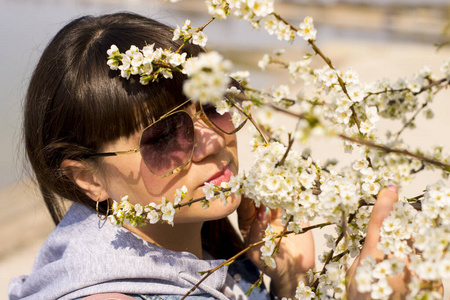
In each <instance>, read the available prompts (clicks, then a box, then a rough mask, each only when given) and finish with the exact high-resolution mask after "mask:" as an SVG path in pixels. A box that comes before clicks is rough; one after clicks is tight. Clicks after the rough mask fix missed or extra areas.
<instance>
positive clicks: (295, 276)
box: [237, 197, 315, 298]
mask: <svg viewBox="0 0 450 300" xmlns="http://www.w3.org/2000/svg"><path fill="white" fill-rule="evenodd" d="M237 212H238V220H239V228H240V230H241V232H242V235H243V236H244V241H245V243H246V244H247V245H249V244H252V243H255V242H258V241H261V240H262V238H263V237H264V231H265V229H266V228H267V224H269V223H270V225H271V226H272V228H273V231H274V232H282V231H283V229H284V226H283V225H282V224H281V220H280V218H279V217H280V215H281V211H280V210H279V209H278V210H269V212H268V213H267V212H266V208H265V207H264V205H261V206H260V207H259V208H256V207H255V204H254V203H253V201H251V200H250V199H247V198H245V197H243V198H242V200H241V205H240V206H239V208H238V210H237ZM304 226H308V224H305V225H304ZM259 248H260V247H255V248H253V249H251V250H250V251H249V252H248V253H247V254H248V257H249V258H250V259H251V260H252V261H253V262H254V263H255V264H256V265H257V266H258V267H259V268H260V269H261V270H263V269H264V264H263V262H262V260H261V252H260V250H259ZM274 258H275V262H276V265H277V267H276V268H275V269H273V268H269V267H267V268H266V269H265V273H266V274H267V275H268V276H269V277H270V278H271V280H272V283H271V288H272V291H273V293H274V294H275V295H277V296H278V297H280V298H281V297H290V298H294V295H295V290H296V287H297V284H298V282H299V281H300V280H302V281H304V282H305V284H308V280H307V277H306V272H307V271H308V270H309V269H311V268H313V267H314V259H315V257H314V240H313V236H312V233H311V232H310V231H308V232H306V233H303V234H298V235H296V234H291V235H289V236H286V237H283V238H282V239H281V243H280V248H279V253H277V254H276V255H275V256H274Z"/></svg>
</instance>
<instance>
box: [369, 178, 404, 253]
mask: <svg viewBox="0 0 450 300" xmlns="http://www.w3.org/2000/svg"><path fill="white" fill-rule="evenodd" d="M397 200H398V194H397V188H396V187H395V186H393V185H391V186H389V187H388V188H386V189H382V190H381V191H380V193H378V196H377V201H376V202H375V205H374V207H373V210H372V214H371V215H370V220H369V225H368V227H367V235H366V240H365V242H364V247H363V249H362V250H361V258H364V257H366V256H367V255H370V256H372V257H374V258H382V257H383V252H382V251H381V250H378V249H377V244H378V242H379V241H380V230H381V226H382V224H383V221H384V219H386V218H387V217H388V216H389V215H390V213H391V211H392V209H393V207H394V203H395V202H397Z"/></svg>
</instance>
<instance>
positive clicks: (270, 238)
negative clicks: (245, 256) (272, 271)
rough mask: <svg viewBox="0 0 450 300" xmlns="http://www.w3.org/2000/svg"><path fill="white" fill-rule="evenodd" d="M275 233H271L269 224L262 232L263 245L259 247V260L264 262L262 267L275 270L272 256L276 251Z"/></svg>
mask: <svg viewBox="0 0 450 300" xmlns="http://www.w3.org/2000/svg"><path fill="white" fill-rule="evenodd" d="M275 238H276V233H275V232H274V231H273V229H272V227H271V226H270V224H268V225H267V228H266V230H265V231H264V238H263V239H262V240H263V241H264V245H263V246H262V247H261V260H262V261H263V262H264V265H266V266H268V267H270V268H276V267H277V265H276V262H275V259H274V254H275V250H276V246H277V243H276V239H275Z"/></svg>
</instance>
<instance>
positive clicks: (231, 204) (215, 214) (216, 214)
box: [174, 195, 241, 224]
mask: <svg viewBox="0 0 450 300" xmlns="http://www.w3.org/2000/svg"><path fill="white" fill-rule="evenodd" d="M240 203H241V196H236V195H232V196H230V197H228V198H227V205H223V202H222V200H221V199H216V200H214V201H212V202H211V203H210V206H209V208H206V209H203V208H202V207H201V205H200V203H194V204H192V206H191V207H182V208H180V210H179V211H178V212H176V213H175V218H174V223H175V224H177V223H196V222H205V221H212V220H219V219H223V218H225V217H227V216H229V215H230V214H232V213H233V212H234V211H236V209H237V208H238V206H239V204H240ZM183 209H185V210H186V211H185V212H183Z"/></svg>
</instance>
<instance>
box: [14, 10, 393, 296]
mask: <svg viewBox="0 0 450 300" xmlns="http://www.w3.org/2000/svg"><path fill="white" fill-rule="evenodd" d="M172 32H173V31H172V29H170V28H169V27H167V26H165V25H162V24H160V23H158V22H156V21H153V20H150V19H147V18H144V17H141V16H138V15H134V14H127V13H121V14H113V15H105V16H100V17H83V18H80V19H77V20H74V21H72V22H71V23H69V24H68V25H67V26H65V27H64V28H63V29H62V30H61V31H60V32H59V33H58V34H57V35H56V36H55V38H54V39H53V40H52V41H51V42H50V44H49V45H48V46H47V48H46V50H45V51H44V53H43V55H42V57H41V59H40V61H39V63H38V65H37V67H36V70H35V72H34V74H33V77H32V79H31V82H30V86H29V89H28V93H27V98H26V104H25V117H24V120H25V123H24V131H25V144H26V150H27V154H28V157H29V160H30V162H31V164H32V167H33V170H34V172H35V174H36V179H37V182H38V184H39V186H40V189H41V191H42V194H43V197H44V200H45V203H46V205H47V207H48V209H49V211H50V213H51V215H52V217H53V220H54V222H55V223H56V224H58V226H57V227H56V229H55V230H54V231H53V232H52V234H51V235H50V236H49V238H48V239H47V241H46V242H45V244H44V245H43V247H42V249H41V251H40V252H39V254H38V257H37V259H36V262H35V265H34V267H33V270H32V272H31V274H30V275H29V276H21V277H18V278H15V279H14V280H13V281H12V282H11V284H10V287H9V296H10V299H74V298H76V299H81V298H83V297H87V296H89V295H94V296H91V297H94V298H96V299H106V298H111V297H112V298H114V299H129V298H127V297H132V298H135V299H148V298H150V299H180V298H181V297H182V296H183V295H184V294H186V292H187V291H188V290H189V289H191V288H192V287H193V286H194V285H195V284H196V283H197V282H199V280H200V279H201V275H200V274H199V272H200V271H206V270H209V269H213V268H214V267H216V266H218V265H219V264H220V263H221V262H223V259H224V258H229V257H231V256H232V255H233V254H235V253H237V252H238V251H239V250H241V249H243V248H244V246H245V245H244V244H243V243H242V242H241V240H240V239H239V237H238V235H237V234H236V233H235V232H234V231H233V229H232V227H231V226H230V224H229V223H228V221H227V219H226V216H228V215H229V214H230V213H232V212H233V211H235V210H236V209H238V208H239V209H238V214H239V219H240V227H241V230H242V231H243V234H244V236H245V237H246V243H251V242H254V241H258V240H260V239H261V237H262V234H263V232H262V231H263V230H264V229H265V228H266V226H267V223H268V222H271V224H272V225H273V227H275V230H277V229H278V230H279V229H280V228H281V224H279V221H278V220H277V219H276V214H277V212H276V211H274V212H269V213H266V211H265V209H264V208H263V207H260V208H259V209H256V208H255V207H254V205H253V204H252V203H251V202H250V201H248V200H246V199H244V200H242V203H241V199H239V198H238V197H234V196H231V197H229V198H228V199H227V200H228V201H227V204H226V205H225V206H224V205H223V204H222V202H221V201H213V202H212V203H211V207H210V208H208V209H206V210H204V209H202V208H201V206H200V205H199V204H198V203H196V204H193V205H191V206H189V207H183V208H182V209H180V211H179V212H177V214H176V215H175V220H174V223H175V225H174V226H171V225H168V224H166V223H161V222H159V223H157V224H152V225H147V226H143V227H136V228H135V227H132V226H129V225H124V227H123V228H117V227H114V226H112V225H111V224H110V223H109V222H104V221H103V219H104V216H105V215H107V214H108V209H109V206H110V205H111V201H110V199H114V200H118V199H120V198H121V197H123V196H124V195H128V196H129V199H130V202H132V203H133V204H137V203H140V204H142V205H145V204H148V203H150V202H154V203H160V202H161V197H163V196H170V195H173V194H174V193H175V191H176V189H178V188H181V187H182V186H183V185H185V186H186V187H187V188H188V190H189V194H188V196H189V197H192V198H198V197H201V196H203V195H204V193H203V191H202V186H203V185H204V183H205V182H213V183H215V184H220V183H221V182H226V181H227V180H229V178H230V176H231V175H232V174H237V171H238V160H237V148H236V147H237V145H236V137H235V135H234V131H233V130H231V133H232V134H226V133H224V131H223V130H222V128H217V126H215V125H214V120H211V119H212V118H215V117H217V118H220V116H215V115H214V112H213V113H212V114H211V113H210V112H205V111H207V109H208V108H207V107H201V106H200V105H199V104H193V103H191V102H189V101H187V99H186V97H185V96H184V95H183V93H182V83H183V80H184V76H183V75H182V74H180V73H174V74H173V79H170V80H169V79H160V80H159V81H157V82H154V83H150V84H149V85H145V86H144V85H141V84H140V83H139V79H136V78H134V77H133V76H132V77H131V78H130V80H125V79H123V78H120V76H118V73H117V71H112V70H110V69H109V67H108V65H107V64H106V61H107V54H106V53H107V50H108V49H109V48H110V46H111V45H112V44H115V45H117V47H118V48H119V49H129V48H130V46H131V45H135V46H137V47H139V48H142V47H143V46H145V45H146V44H147V45H150V44H153V43H154V44H155V48H163V49H172V50H175V49H178V48H179V46H180V43H181V42H180V41H172V35H173V33H172ZM202 51H203V50H202V49H201V48H200V47H198V46H195V45H192V44H188V45H186V46H185V47H184V48H183V52H187V54H188V56H196V55H198V54H199V53H200V52H202ZM161 117H162V118H161ZM160 119H161V120H160ZM191 120H192V121H191ZM210 121H213V122H210ZM164 122H165V123H164ZM211 123H213V124H211ZM151 124H153V125H151ZM177 124H181V125H182V126H181V125H180V126H177ZM149 125H151V126H150V127H149V128H151V129H147V130H145V131H143V130H144V129H145V128H147V127H148V126H149ZM187 136H188V137H187ZM129 149H140V150H141V151H140V152H141V155H140V152H139V151H137V150H136V151H127V150H129ZM143 149H147V150H145V151H144V150H143ZM180 149H181V150H180ZM118 152H121V153H122V152H126V153H127V155H115V154H117V153H118ZM105 153H106V154H105ZM191 153H192V154H191ZM190 155H192V156H190ZM173 171H177V172H173ZM172 173H174V174H172ZM387 193H388V194H389V193H391V194H389V197H387V198H386V197H385V198H384V199H382V200H383V201H384V202H386V203H388V205H391V204H392V203H393V201H394V200H395V195H392V194H394V193H392V192H389V191H388V192H387ZM62 199H67V200H70V201H72V202H73V205H72V206H71V208H70V209H69V211H68V212H67V213H66V214H65V216H64V209H63V202H62ZM393 199H394V200H393ZM383 213H384V214H385V210H380V212H379V213H378V214H377V211H375V213H374V215H375V217H377V216H381V217H378V218H381V220H382V218H383ZM374 226H375V227H374ZM377 226H378V225H373V226H372V229H373V230H374V238H375V239H376V238H377V236H376V234H377V232H378V231H377ZM378 230H379V226H378ZM217 236H219V238H217ZM368 240H369V241H370V238H369V239H368ZM372 246H373V245H372ZM373 249H376V248H375V247H373ZM373 249H372V250H373ZM373 251H376V250H373ZM280 252H281V254H280V255H278V256H277V258H276V260H277V266H278V267H277V268H276V269H268V270H266V273H267V274H268V275H269V276H270V277H271V279H272V284H271V293H272V295H269V294H267V292H266V290H265V288H264V286H262V287H261V288H256V289H254V290H253V292H252V294H251V295H250V298H252V297H253V298H254V299H265V298H269V297H273V296H278V297H293V296H294V294H295V287H296V285H297V283H298V282H299V281H300V280H303V281H305V282H306V277H305V273H306V271H307V270H309V269H310V268H312V267H313V264H314V247H313V240H312V236H311V233H306V234H302V235H298V236H290V237H288V238H284V239H283V242H282V244H281V249H280ZM247 256H248V258H249V259H250V260H249V259H243V260H240V261H238V262H236V263H233V264H232V265H231V266H230V267H229V268H228V267H223V268H221V269H219V270H218V271H216V272H214V273H213V274H212V275H211V276H210V277H209V278H208V279H207V280H206V281H205V282H204V283H202V284H200V286H199V287H198V288H197V289H195V291H194V292H193V293H192V294H191V295H190V296H189V298H188V299H208V298H217V299H229V298H231V299H244V298H243V297H244V294H243V293H244V292H245V291H246V290H247V289H248V288H249V287H250V285H251V284H252V283H253V282H255V281H256V280H257V279H258V276H259V273H258V271H257V269H255V265H254V264H256V265H257V266H260V267H261V262H260V261H259V256H260V254H259V252H258V250H257V249H253V250H252V251H250V252H248V255H247ZM251 261H253V263H254V264H253V263H252V262H251ZM104 293H114V294H104ZM127 295H128V296H127Z"/></svg>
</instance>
